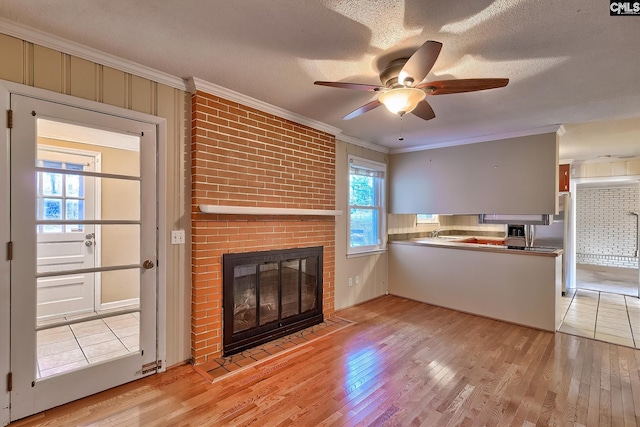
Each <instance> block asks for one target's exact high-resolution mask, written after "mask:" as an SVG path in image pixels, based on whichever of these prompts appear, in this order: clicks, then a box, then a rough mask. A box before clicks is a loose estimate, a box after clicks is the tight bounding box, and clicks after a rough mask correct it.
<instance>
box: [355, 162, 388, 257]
mask: <svg viewBox="0 0 640 427" xmlns="http://www.w3.org/2000/svg"><path fill="white" fill-rule="evenodd" d="M374 163H375V162H370V161H366V160H364V159H356V158H351V157H350V159H349V201H348V204H349V236H348V237H349V242H348V247H347V252H348V253H359V252H367V251H374V250H380V249H382V248H383V245H384V242H383V224H384V214H385V209H384V192H383V190H384V175H385V171H384V169H385V167H384V165H380V166H378V165H377V164H374ZM361 164H364V165H366V166H361ZM369 165H371V166H369Z"/></svg>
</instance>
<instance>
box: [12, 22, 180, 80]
mask: <svg viewBox="0 0 640 427" xmlns="http://www.w3.org/2000/svg"><path fill="white" fill-rule="evenodd" d="M0 33H3V34H6V35H9V36H12V37H16V38H19V39H22V40H25V41H28V42H30V43H34V44H37V45H40V46H44V47H48V48H50V49H55V50H57V51H60V52H62V53H66V54H69V55H73V56H76V57H78V58H82V59H86V60H89V61H92V62H95V63H98V64H102V65H106V66H108V67H112V68H115V69H117V70H120V71H124V72H126V73H130V74H134V75H136V76H139V77H143V78H145V79H149V80H152V81H154V82H157V83H161V84H164V85H167V86H170V87H173V88H176V89H180V90H186V86H185V82H184V80H183V79H181V78H180V77H176V76H172V75H171V74H168V73H164V72H162V71H158V70H154V69H153V68H150V67H146V66H144V65H141V64H138V63H137V62H133V61H128V60H126V59H122V58H118V57H117V56H115V55H111V54H109V53H105V52H101V51H99V50H97V49H93V48H90V47H87V46H84V45H81V44H80V43H77V42H74V41H71V40H68V39H64V38H62V37H58V36H54V35H52V34H48V33H45V32H44V31H40V30H37V29H35V28H31V27H27V26H25V25H22V24H18V23H16V22H12V21H9V20H7V19H5V18H0Z"/></svg>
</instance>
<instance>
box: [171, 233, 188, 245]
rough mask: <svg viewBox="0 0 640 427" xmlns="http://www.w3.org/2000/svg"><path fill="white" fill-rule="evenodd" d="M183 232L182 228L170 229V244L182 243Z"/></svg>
mask: <svg viewBox="0 0 640 427" xmlns="http://www.w3.org/2000/svg"><path fill="white" fill-rule="evenodd" d="M184 241H185V233H184V230H172V231H171V244H172V245H184Z"/></svg>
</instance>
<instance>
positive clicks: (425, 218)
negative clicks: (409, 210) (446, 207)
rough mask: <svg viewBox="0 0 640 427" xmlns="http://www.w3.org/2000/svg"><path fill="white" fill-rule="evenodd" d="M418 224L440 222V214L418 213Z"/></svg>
mask: <svg viewBox="0 0 640 427" xmlns="http://www.w3.org/2000/svg"><path fill="white" fill-rule="evenodd" d="M416 224H438V215H434V214H417V215H416Z"/></svg>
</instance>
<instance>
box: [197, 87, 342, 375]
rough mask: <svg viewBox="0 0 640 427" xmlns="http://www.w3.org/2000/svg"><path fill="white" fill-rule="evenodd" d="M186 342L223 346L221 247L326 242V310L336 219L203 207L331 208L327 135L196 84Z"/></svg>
mask: <svg viewBox="0 0 640 427" xmlns="http://www.w3.org/2000/svg"><path fill="white" fill-rule="evenodd" d="M191 159H192V160H191V162H192V164H191V175H192V192H191V193H192V196H191V199H192V224H191V227H192V228H191V232H192V242H193V247H192V290H193V292H192V302H191V311H192V314H191V319H192V322H191V325H192V326H191V351H192V355H193V357H194V359H195V361H196V363H203V362H206V361H209V360H211V359H213V358H216V357H219V356H220V354H221V352H222V309H221V307H222V254H223V253H238V252H253V251H261V250H271V249H285V248H298V247H308V246H324V265H323V278H324V284H323V288H324V298H323V311H324V315H325V317H330V316H331V315H332V314H333V311H334V274H335V235H334V233H335V221H334V218H333V217H325V216H299V215H296V216H288V215H286V216H285V215H282V216H280V215H278V216H263V215H260V216H256V215H219V214H203V213H201V212H200V211H199V209H198V205H200V204H209V205H226V206H256V207H277V208H296V209H323V210H333V209H335V138H334V136H333V135H330V134H327V133H324V132H321V131H318V130H315V129H312V128H309V127H306V126H303V125H299V124H297V123H294V122H291V121H288V120H285V119H282V118H280V117H277V116H274V115H271V114H268V113H264V112H261V111H258V110H255V109H253V108H250V107H246V106H243V105H240V104H238V103H235V102H230V101H227V100H224V99H222V98H219V97H216V96H213V95H209V94H207V93H204V92H201V91H198V92H197V93H196V94H194V95H193V97H192V141H191Z"/></svg>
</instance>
